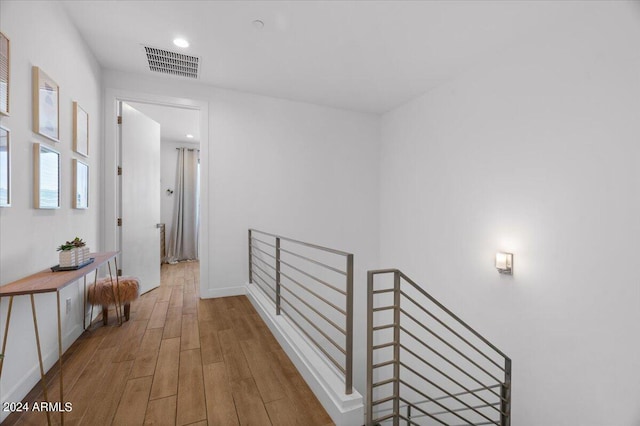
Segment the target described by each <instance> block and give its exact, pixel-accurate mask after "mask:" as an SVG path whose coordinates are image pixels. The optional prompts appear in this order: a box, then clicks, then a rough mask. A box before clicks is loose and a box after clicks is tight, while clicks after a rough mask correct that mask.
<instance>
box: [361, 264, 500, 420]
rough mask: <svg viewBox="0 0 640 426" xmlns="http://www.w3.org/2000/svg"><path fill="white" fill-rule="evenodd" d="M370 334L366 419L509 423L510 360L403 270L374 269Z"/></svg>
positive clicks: (369, 277) (369, 286)
mask: <svg viewBox="0 0 640 426" xmlns="http://www.w3.org/2000/svg"><path fill="white" fill-rule="evenodd" d="M376 276H380V277H379V278H378V280H376V279H375V277H376ZM391 277H392V278H393V279H392V280H391V279H390V278H391ZM381 282H382V283H381ZM367 334H368V335H367V407H366V424H367V426H373V425H378V424H380V425H382V424H392V425H393V426H398V425H399V424H400V422H401V421H402V422H403V424H407V425H419V426H422V425H445V426H458V425H478V426H479V425H498V426H510V424H511V359H510V358H509V357H507V356H506V355H505V354H504V353H503V352H501V351H500V350H499V349H498V348H496V347H495V346H494V345H493V344H492V343H490V342H489V341H488V340H487V339H485V338H484V337H483V336H481V335H480V334H479V333H478V332H477V331H475V330H474V329H473V328H471V327H470V326H469V325H468V324H466V323H465V322H464V321H462V320H461V319H460V318H459V317H458V316H456V315H455V314H453V313H452V312H451V311H450V310H449V309H447V308H446V307H445V306H443V305H442V304H441V303H440V302H438V301H437V300H436V299H435V298H433V297H432V296H431V295H429V294H428V293H427V292H426V291H424V290H423V289H422V288H421V287H420V286H419V285H417V284H416V283H415V282H414V281H413V280H411V279H410V278H409V277H407V276H406V275H405V274H403V273H402V272H401V271H400V270H398V269H382V270H375V271H369V272H368V273H367ZM405 422H406V423H405Z"/></svg>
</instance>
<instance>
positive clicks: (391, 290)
mask: <svg viewBox="0 0 640 426" xmlns="http://www.w3.org/2000/svg"><path fill="white" fill-rule="evenodd" d="M394 291H395V290H394V289H392V288H385V289H383V290H373V294H382V293H393V292H394Z"/></svg>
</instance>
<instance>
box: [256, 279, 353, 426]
mask: <svg viewBox="0 0 640 426" xmlns="http://www.w3.org/2000/svg"><path fill="white" fill-rule="evenodd" d="M245 288H246V294H247V296H248V298H249V300H250V301H251V303H252V304H253V306H254V307H255V309H256V311H258V313H259V314H260V316H261V317H262V319H263V321H264V322H265V323H266V324H267V326H268V327H269V329H270V330H271V331H272V332H273V334H274V336H275V337H276V339H277V340H278V342H279V343H280V345H281V346H282V349H284V351H285V352H286V354H287V355H288V356H289V358H290V359H291V361H292V362H293V364H294V365H295V366H296V368H297V369H298V371H299V372H300V374H301V375H302V377H303V378H304V379H305V381H306V382H307V384H308V385H309V387H310V388H311V390H312V391H313V393H314V394H315V396H316V397H317V398H318V400H319V401H320V403H321V404H322V406H323V407H324V409H325V410H327V413H328V414H329V416H330V417H331V419H332V420H333V422H334V423H335V424H336V426H354V425H362V424H364V404H363V397H362V395H360V394H359V393H358V392H357V391H356V390H355V389H354V390H353V393H352V394H351V395H345V393H344V380H343V378H342V377H341V376H340V375H339V374H338V373H337V371H336V369H335V368H332V366H330V365H329V364H328V363H327V361H326V360H325V359H324V358H323V357H321V356H320V354H319V352H318V351H317V350H316V349H315V348H313V347H312V346H311V345H310V344H309V343H308V340H307V339H306V338H305V337H304V336H303V335H302V334H301V333H299V332H298V331H297V330H296V328H295V327H294V326H293V325H292V323H291V322H290V321H289V320H288V319H287V318H286V317H284V316H276V315H275V308H274V306H273V303H272V302H271V301H270V300H269V299H268V298H267V297H266V296H265V295H264V293H262V292H261V291H260V290H259V289H257V288H256V286H255V285H251V284H247V285H246V287H245Z"/></svg>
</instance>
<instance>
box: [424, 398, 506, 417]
mask: <svg viewBox="0 0 640 426" xmlns="http://www.w3.org/2000/svg"><path fill="white" fill-rule="evenodd" d="M494 405H500V403H499V402H494V403H493V404H482V405H474V406H473V408H476V409H477V408H488V407H491V406H494ZM493 408H495V407H493ZM469 410H470V409H469V408H455V409H452V410H451V411H469ZM498 411H499V410H498ZM447 413H449V411H439V412H436V413H432V414H433V415H434V416H438V415H440V414H447ZM492 421H497V420H492Z"/></svg>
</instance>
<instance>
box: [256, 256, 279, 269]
mask: <svg viewBox="0 0 640 426" xmlns="http://www.w3.org/2000/svg"><path fill="white" fill-rule="evenodd" d="M253 260H259V261H260V262H262V264H263V265H265V266H268V267H269V268H271V269H272V270H273V271H277V269H276V268H275V266H273V265H271V264H270V263H269V262H267V261H266V260H264V259H261V258H259V257H254V256H251V261H252V263H253Z"/></svg>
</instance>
